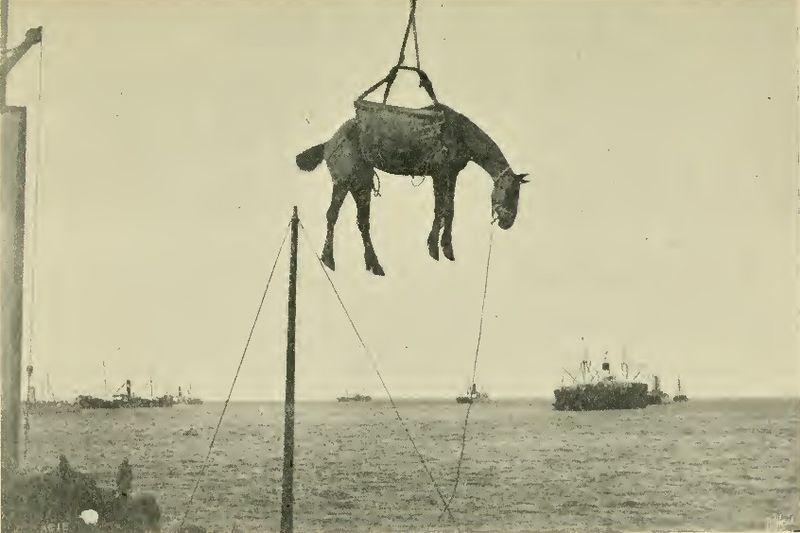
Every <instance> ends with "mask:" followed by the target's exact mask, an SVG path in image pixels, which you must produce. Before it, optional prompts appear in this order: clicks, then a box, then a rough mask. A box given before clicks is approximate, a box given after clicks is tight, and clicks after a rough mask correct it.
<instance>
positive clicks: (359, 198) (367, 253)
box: [350, 175, 384, 276]
mask: <svg viewBox="0 0 800 533" xmlns="http://www.w3.org/2000/svg"><path fill="white" fill-rule="evenodd" d="M370 176H371V175H370ZM370 187H371V183H370V182H369V181H368V182H367V184H366V186H361V187H359V188H358V189H356V190H353V191H350V192H351V193H352V195H353V199H354V200H355V201H356V209H357V211H356V220H357V222H358V230H359V231H360V232H361V239H362V240H363V241H364V264H365V265H366V267H367V270H369V271H370V272H372V273H373V274H375V275H377V276H383V275H384V272H383V267H381V264H380V262H378V256H376V255H375V249H374V248H373V246H372V238H371V237H370V235H369V204H370V200H371V197H370V193H371V188H370Z"/></svg>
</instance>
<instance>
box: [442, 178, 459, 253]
mask: <svg viewBox="0 0 800 533" xmlns="http://www.w3.org/2000/svg"><path fill="white" fill-rule="evenodd" d="M455 203H456V177H455V176H453V177H451V178H449V179H447V191H446V194H445V196H444V205H443V206H442V218H443V219H444V231H443V232H442V253H443V254H444V256H445V257H446V258H448V259H449V260H450V261H455V260H456V257H455V255H453V216H454V215H455Z"/></svg>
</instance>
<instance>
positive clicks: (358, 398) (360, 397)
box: [336, 392, 372, 402]
mask: <svg viewBox="0 0 800 533" xmlns="http://www.w3.org/2000/svg"><path fill="white" fill-rule="evenodd" d="M336 401H337V402H369V401H372V397H371V396H365V395H362V394H356V395H354V396H348V395H347V393H346V392H345V395H344V396H339V397H338V398H336Z"/></svg>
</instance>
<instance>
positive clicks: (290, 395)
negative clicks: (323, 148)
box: [281, 206, 300, 533]
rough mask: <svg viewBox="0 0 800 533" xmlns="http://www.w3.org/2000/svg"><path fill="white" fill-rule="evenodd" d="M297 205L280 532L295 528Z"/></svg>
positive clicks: (290, 306)
mask: <svg viewBox="0 0 800 533" xmlns="http://www.w3.org/2000/svg"><path fill="white" fill-rule="evenodd" d="M299 222H300V219H299V218H298V216H297V206H295V207H294V211H293V213H292V241H291V257H290V258H289V304H288V312H287V315H288V324H287V327H286V399H285V401H284V426H283V483H282V496H281V533H291V532H292V531H293V529H294V526H293V518H294V348H295V344H294V337H295V316H296V313H297V225H298V223H299Z"/></svg>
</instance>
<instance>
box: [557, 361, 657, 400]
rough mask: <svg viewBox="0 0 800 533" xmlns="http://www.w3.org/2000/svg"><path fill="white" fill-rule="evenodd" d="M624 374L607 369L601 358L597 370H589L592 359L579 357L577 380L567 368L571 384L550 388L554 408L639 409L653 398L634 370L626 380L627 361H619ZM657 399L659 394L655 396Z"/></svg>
mask: <svg viewBox="0 0 800 533" xmlns="http://www.w3.org/2000/svg"><path fill="white" fill-rule="evenodd" d="M621 368H622V370H623V373H624V378H623V379H619V378H618V377H617V376H615V375H614V374H613V373H612V372H611V365H610V364H609V363H608V361H603V363H602V370H601V371H596V370H595V371H593V370H592V363H591V361H588V360H586V359H584V360H583V361H581V364H580V370H579V375H580V376H581V379H580V380H579V379H578V378H576V377H575V376H573V375H572V374H571V373H570V372H568V371H566V370H564V372H565V373H566V374H567V375H568V376H569V377H570V378H572V381H573V383H572V384H571V385H566V386H561V387H559V388H558V389H556V390H555V391H554V395H555V402H554V403H553V408H554V409H555V410H556V411H600V410H607V409H643V408H645V407H647V406H648V405H652V404H653V403H654V402H655V397H654V396H653V395H652V394H650V393H648V386H647V383H642V382H639V381H636V378H637V377H638V375H639V374H638V373H637V374H636V376H634V377H633V379H631V380H628V365H627V363H622V364H621ZM658 398H659V399H660V396H658Z"/></svg>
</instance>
